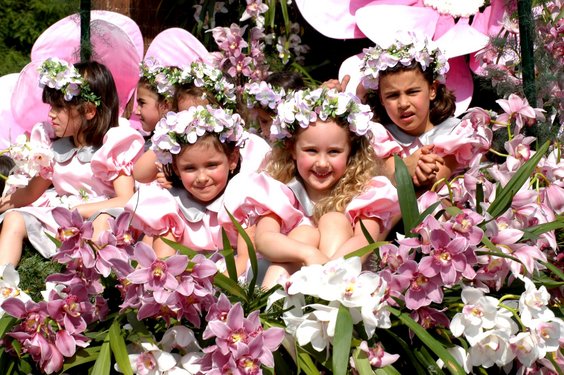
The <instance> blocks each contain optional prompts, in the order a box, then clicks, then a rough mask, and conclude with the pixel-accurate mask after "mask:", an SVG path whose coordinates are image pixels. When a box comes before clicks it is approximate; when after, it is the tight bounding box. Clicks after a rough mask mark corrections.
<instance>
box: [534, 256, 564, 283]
mask: <svg viewBox="0 0 564 375" xmlns="http://www.w3.org/2000/svg"><path fill="white" fill-rule="evenodd" d="M538 262H539V263H540V264H542V265H543V266H545V267H546V268H548V269H549V270H550V271H552V273H554V274H555V275H556V276H558V278H559V279H560V280H564V272H562V271H561V270H560V269H559V268H558V267H556V266H555V265H554V264H552V263H550V262H543V261H542V260H538Z"/></svg>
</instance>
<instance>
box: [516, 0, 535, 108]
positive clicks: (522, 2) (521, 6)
mask: <svg viewBox="0 0 564 375" xmlns="http://www.w3.org/2000/svg"><path fill="white" fill-rule="evenodd" d="M517 12H518V14H519V35H520V38H521V46H520V47H521V67H522V69H523V91H524V93H525V96H526V97H527V100H528V101H529V104H530V105H531V106H533V107H535V106H536V105H537V91H536V87H535V56H534V51H533V44H534V41H535V39H534V27H535V26H534V23H533V13H532V1H531V0H517Z"/></svg>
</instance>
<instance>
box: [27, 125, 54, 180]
mask: <svg viewBox="0 0 564 375" xmlns="http://www.w3.org/2000/svg"><path fill="white" fill-rule="evenodd" d="M54 136H55V134H54V132H53V128H52V127H51V124H49V123H47V122H39V123H37V124H35V125H34V126H33V128H32V129H31V133H30V135H29V144H30V146H31V147H32V154H33V158H34V160H35V162H37V164H38V166H39V168H38V171H39V175H40V176H41V177H43V178H44V179H46V180H50V179H51V178H52V177H53V164H54V160H53V151H52V149H53V141H52V138H53V137H54Z"/></svg>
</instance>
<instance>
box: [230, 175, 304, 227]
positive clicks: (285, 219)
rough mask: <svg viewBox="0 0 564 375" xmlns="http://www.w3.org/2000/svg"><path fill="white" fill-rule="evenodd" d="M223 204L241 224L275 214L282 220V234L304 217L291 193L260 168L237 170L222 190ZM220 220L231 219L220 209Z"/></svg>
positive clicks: (254, 222)
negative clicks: (244, 171)
mask: <svg viewBox="0 0 564 375" xmlns="http://www.w3.org/2000/svg"><path fill="white" fill-rule="evenodd" d="M224 206H225V209H226V210H228V211H229V212H230V213H231V214H232V215H233V216H234V217H235V219H236V220H237V221H238V222H239V223H241V225H242V226H243V227H249V226H252V225H254V224H256V223H257V221H258V219H259V218H260V217H261V216H265V215H268V214H270V213H272V214H275V215H276V216H278V217H279V218H280V220H281V222H282V228H281V232H282V233H284V234H286V233H289V232H290V231H291V230H292V229H294V227H295V226H296V225H298V223H299V222H300V221H301V220H302V219H303V218H304V214H303V213H302V212H301V211H300V210H299V209H298V208H296V207H298V206H299V205H298V203H297V201H296V198H295V196H294V193H293V192H292V191H291V190H290V189H289V188H288V187H287V186H286V185H284V184H283V183H281V182H279V181H277V180H275V179H273V178H272V177H270V176H268V175H267V174H266V173H262V172H261V173H252V174H249V175H245V174H241V173H240V174H238V175H237V176H235V177H234V178H233V179H231V181H230V182H229V185H228V187H227V189H226V190H225V199H224ZM219 221H220V222H221V223H224V224H230V223H231V220H230V218H229V215H227V212H223V213H220V215H219Z"/></svg>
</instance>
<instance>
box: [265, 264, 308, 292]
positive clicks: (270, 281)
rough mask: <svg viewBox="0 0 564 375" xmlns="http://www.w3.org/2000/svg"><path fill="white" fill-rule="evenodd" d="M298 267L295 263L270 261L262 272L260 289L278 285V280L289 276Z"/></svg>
mask: <svg viewBox="0 0 564 375" xmlns="http://www.w3.org/2000/svg"><path fill="white" fill-rule="evenodd" d="M298 269H299V267H298V265H297V264H295V263H272V264H271V265H270V266H269V267H268V269H267V270H266V273H265V274H264V279H263V281H262V289H264V290H268V289H270V288H272V287H273V286H275V285H278V284H279V281H280V280H283V279H285V278H287V277H289V276H290V275H291V274H293V273H294V272H296V271H297V270H298Z"/></svg>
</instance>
